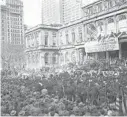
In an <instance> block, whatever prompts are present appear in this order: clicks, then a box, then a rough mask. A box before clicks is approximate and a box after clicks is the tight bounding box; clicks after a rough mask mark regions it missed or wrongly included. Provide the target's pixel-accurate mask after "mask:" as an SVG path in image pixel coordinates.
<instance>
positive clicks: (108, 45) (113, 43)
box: [85, 37, 119, 53]
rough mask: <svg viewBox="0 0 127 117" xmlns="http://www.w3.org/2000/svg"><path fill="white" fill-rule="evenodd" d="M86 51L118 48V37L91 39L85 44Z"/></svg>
mask: <svg viewBox="0 0 127 117" xmlns="http://www.w3.org/2000/svg"><path fill="white" fill-rule="evenodd" d="M85 50H86V53H93V52H104V51H114V50H119V43H118V38H115V37H108V38H106V39H104V40H103V41H97V40H96V41H91V42H87V43H86V44H85Z"/></svg>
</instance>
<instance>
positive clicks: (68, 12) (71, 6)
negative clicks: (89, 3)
mask: <svg viewBox="0 0 127 117" xmlns="http://www.w3.org/2000/svg"><path fill="white" fill-rule="evenodd" d="M81 5H82V2H81V0H61V7H60V8H61V22H62V23H63V24H66V23H70V22H72V21H75V20H77V19H80V18H81V17H82V9H81Z"/></svg>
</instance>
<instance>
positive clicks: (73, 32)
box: [72, 30, 75, 44]
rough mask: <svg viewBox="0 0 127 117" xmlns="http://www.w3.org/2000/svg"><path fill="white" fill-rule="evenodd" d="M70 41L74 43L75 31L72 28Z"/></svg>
mask: <svg viewBox="0 0 127 117" xmlns="http://www.w3.org/2000/svg"><path fill="white" fill-rule="evenodd" d="M72 43H73V44H74V43H75V31H74V30H72Z"/></svg>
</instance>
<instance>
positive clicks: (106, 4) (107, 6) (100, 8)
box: [84, 0, 127, 16]
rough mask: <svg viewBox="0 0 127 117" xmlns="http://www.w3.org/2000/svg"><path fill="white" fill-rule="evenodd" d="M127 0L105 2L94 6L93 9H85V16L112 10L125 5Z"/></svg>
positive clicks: (108, 0) (107, 0)
mask: <svg viewBox="0 0 127 117" xmlns="http://www.w3.org/2000/svg"><path fill="white" fill-rule="evenodd" d="M125 2H127V0H105V1H102V2H101V3H99V4H93V5H92V6H91V7H89V8H87V9H84V14H85V16H88V15H92V14H96V13H98V12H102V11H103V10H107V9H110V8H112V7H115V6H119V5H122V4H125Z"/></svg>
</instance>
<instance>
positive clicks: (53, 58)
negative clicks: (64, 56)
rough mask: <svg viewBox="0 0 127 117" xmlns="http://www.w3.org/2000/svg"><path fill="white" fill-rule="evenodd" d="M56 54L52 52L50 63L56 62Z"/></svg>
mask: <svg viewBox="0 0 127 117" xmlns="http://www.w3.org/2000/svg"><path fill="white" fill-rule="evenodd" d="M57 57H58V56H57V54H56V53H53V55H52V63H53V64H56V63H57Z"/></svg>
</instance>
